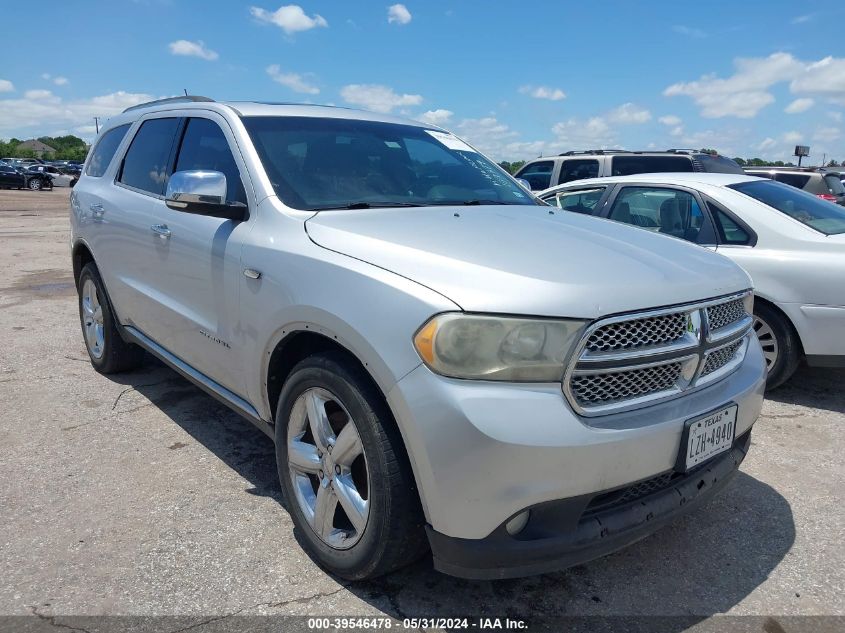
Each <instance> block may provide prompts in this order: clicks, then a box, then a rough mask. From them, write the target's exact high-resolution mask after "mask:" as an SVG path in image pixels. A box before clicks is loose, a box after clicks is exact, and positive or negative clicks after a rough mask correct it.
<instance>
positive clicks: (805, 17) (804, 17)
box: [790, 13, 816, 24]
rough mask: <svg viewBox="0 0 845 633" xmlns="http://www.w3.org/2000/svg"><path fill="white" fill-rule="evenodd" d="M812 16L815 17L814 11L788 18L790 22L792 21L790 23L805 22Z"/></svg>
mask: <svg viewBox="0 0 845 633" xmlns="http://www.w3.org/2000/svg"><path fill="white" fill-rule="evenodd" d="M814 17H816V14H815V13H807V14H806V15H799V16H797V17H794V18H792V19H791V20H790V23H792V24H806V23H807V22H809V21H810V20H812V19H813V18H814Z"/></svg>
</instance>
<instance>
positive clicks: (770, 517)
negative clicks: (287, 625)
mask: <svg viewBox="0 0 845 633" xmlns="http://www.w3.org/2000/svg"><path fill="white" fill-rule="evenodd" d="M67 208H68V190H66V189H65V190H56V191H53V192H39V193H36V192H29V191H20V192H18V191H0V264H2V265H0V412H2V413H0V437H2V447H3V450H2V452H1V453H0V614H3V615H26V614H32V613H37V614H40V615H42V616H45V618H42V619H40V620H38V621H39V622H42V623H45V624H49V625H56V624H57V623H60V622H61V618H62V617H66V616H70V615H101V614H137V615H156V614H162V615H164V614H168V615H216V616H227V615H228V614H235V613H237V614H241V615H247V614H304V615H330V616H333V615H358V614H360V615H364V614H368V615H390V616H393V617H396V618H400V619H401V618H403V617H407V616H415V617H419V616H455V615H482V614H483V615H499V616H505V615H511V616H531V615H555V614H568V615H573V614H575V615H591V614H614V615H619V614H660V615H684V616H702V617H706V616H711V615H713V614H724V613H730V614H751V615H760V616H773V617H774V618H775V620H771V621H769V620H767V622H769V623H770V624H771V622H775V624H777V622H776V619H777V618H779V617H781V616H788V615H840V616H841V615H845V547H843V544H845V511H844V510H843V501H845V494H843V490H845V467H843V454H845V433H844V432H845V371H843V370H810V369H806V368H804V369H802V370H800V371H799V373H798V374H797V375H796V376H795V377H794V378H793V379H792V381H791V382H790V383H789V384H788V385H787V386H786V387H784V388H782V389H780V390H778V391H776V392H774V393H772V394H770V396H771V397H770V399H768V400H767V402H766V404H765V407H764V411H763V416H762V418H761V419H760V420H759V422H758V423H757V425H756V427H755V431H754V436H753V446H752V449H751V453H750V455H749V457H748V459H747V460H746V461H745V463H744V465H743V467H742V472H741V473H740V474H739V476H738V477H737V478H736V479H735V480H734V482H732V484H731V485H730V487H729V488H728V489H727V490H726V491H725V492H724V493H723V494H722V495H721V496H720V497H719V498H718V499H717V500H715V501H713V502H712V503H711V504H710V505H708V506H706V507H705V508H704V509H702V510H699V511H698V512H696V513H694V514H693V515H691V516H688V517H686V518H684V519H682V520H680V521H677V522H676V523H674V524H672V525H671V526H669V527H668V528H666V529H664V530H662V531H661V532H659V533H657V534H656V535H654V536H651V537H650V538H648V539H646V540H644V541H642V542H640V543H638V544H636V545H634V546H632V547H630V548H628V549H627V550H624V551H622V552H620V553H617V554H615V555H612V556H608V557H606V558H603V559H600V560H597V561H594V562H592V563H589V564H586V565H580V566H578V567H575V568H573V569H569V570H567V571H564V572H560V573H556V574H549V575H545V576H541V577H536V578H528V579H523V580H512V581H502V582H470V581H463V580H457V579H454V578H449V577H447V576H443V575H440V574H438V573H436V572H434V571H433V570H432V568H431V563H430V561H423V562H421V563H419V564H417V565H415V566H414V567H412V568H410V569H407V570H404V571H401V572H399V573H396V574H393V575H391V576H389V577H386V578H383V579H380V580H378V581H375V582H369V583H360V584H354V585H349V584H348V583H346V582H339V581H338V580H337V579H335V578H333V577H331V576H329V575H327V574H325V573H324V572H322V571H321V570H320V569H319V568H318V567H317V566H316V565H315V564H314V563H313V562H311V560H310V559H309V558H308V556H306V555H305V554H304V553H303V551H302V549H301V548H300V547H299V545H298V543H297V540H296V535H295V534H294V532H293V528H292V523H291V520H290V518H289V517H288V515H287V513H286V512H285V510H284V508H283V507H282V505H281V503H280V496H279V487H278V481H277V478H276V472H275V465H274V457H273V447H272V444H271V442H270V440H268V439H267V438H266V437H265V436H264V435H263V434H262V433H261V432H260V431H258V430H257V429H255V428H254V427H253V426H251V425H250V424H249V423H247V422H245V421H242V420H241V419H239V418H238V417H237V416H236V415H235V414H233V413H231V412H230V411H229V410H228V409H226V408H224V407H223V406H222V405H220V404H218V403H217V402H216V401H215V400H213V399H212V398H210V397H208V396H206V395H205V394H203V393H202V392H201V391H200V390H198V389H196V388H194V387H193V386H191V385H190V384H189V383H187V382H186V381H184V380H183V379H182V378H180V377H179V376H178V375H177V374H175V373H174V372H172V371H171V370H169V369H167V368H165V367H163V366H162V365H160V364H158V363H156V362H153V361H150V362H148V364H147V365H146V367H145V368H144V369H143V370H141V371H137V372H134V373H130V374H125V375H120V376H112V377H105V376H101V375H99V374H97V373H95V372H94V371H93V369H92V368H91V365H90V364H89V362H88V360H87V357H86V353H85V348H84V346H83V342H82V337H81V334H80V332H79V323H78V317H77V311H76V310H77V308H76V295H75V289H74V287H73V283H72V278H71V268H70V258H69V249H68V218H67ZM843 334H845V333H843ZM50 616H61V617H56V618H53V619H52V620H50V619H47V618H49V617H50ZM698 619H699V618H698V617H696V618H694V620H696V621H697V620H698ZM32 620H33V621H35V620H36V619H35V618H32ZM777 626H781V625H777ZM679 628H685V626H684V627H679ZM764 629H765V630H767V631H770V633H776V632H777V631H778V630H784V629H787V630H788V627H787V626H783V627H782V628H780V629H777V628H773V629H769V628H766V627H764ZM757 630H760V629H757Z"/></svg>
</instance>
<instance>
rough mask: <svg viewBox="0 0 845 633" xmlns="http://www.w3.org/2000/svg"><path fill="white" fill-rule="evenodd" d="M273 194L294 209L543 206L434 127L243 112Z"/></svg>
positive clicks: (447, 134) (498, 170)
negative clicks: (489, 205) (246, 114)
mask: <svg viewBox="0 0 845 633" xmlns="http://www.w3.org/2000/svg"><path fill="white" fill-rule="evenodd" d="M243 122H244V125H245V126H246V129H247V131H248V132H249V135H250V137H251V138H252V142H253V143H254V144H255V149H256V150H257V151H258V155H259V157H260V158H261V161H262V163H263V164H264V168H265V169H266V170H267V175H268V176H269V178H270V181H271V182H272V184H273V188H274V189H275V191H276V195H278V196H279V198H281V199H282V201H283V202H284V203H285V204H286V205H288V206H290V207H293V208H295V209H305V210H313V211H320V210H327V209H366V208H370V207H415V206H427V205H462V204H472V205H479V204H523V205H528V204H541V203H539V202H538V201H537V200H536V199H534V198H533V197H531V196H529V195H528V194H527V193H526V192H525V191H524V190H522V188H520V187H519V186H518V185H517V184H516V183H515V182H514V180H513V179H512V178H511V177H510V176H508V175H507V174H506V173H505V172H504V171H502V169H500V168H499V167H498V166H497V165H495V164H494V163H493V162H491V161H490V160H488V159H487V158H485V157H484V156H482V155H481V154H479V153H478V152H476V151H475V150H473V149H472V148H471V147H470V146H469V145H467V144H466V143H464V142H463V141H461V140H460V139H458V138H457V137H455V136H453V135H451V134H449V133H446V132H441V131H439V130H432V129H426V128H424V127H417V126H414V125H398V124H395V123H382V122H377V121H361V120H357V119H336V118H317V117H263V116H256V117H243Z"/></svg>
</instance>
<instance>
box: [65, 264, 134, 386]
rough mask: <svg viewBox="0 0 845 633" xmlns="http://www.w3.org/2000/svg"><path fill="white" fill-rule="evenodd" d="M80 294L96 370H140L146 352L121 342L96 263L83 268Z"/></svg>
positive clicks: (81, 316)
mask: <svg viewBox="0 0 845 633" xmlns="http://www.w3.org/2000/svg"><path fill="white" fill-rule="evenodd" d="M78 292H79V321H80V324H81V325H82V336H83V339H84V340H85V349H86V350H88V357H89V358H90V359H91V364H92V365H93V366H94V369H96V370H97V371H98V372H100V373H101V374H114V373H117V372H122V371H129V370H131V369H136V368H137V367H140V366H141V364H142V363H143V362H144V350H143V348H141V347H139V346H137V345H135V344H134V343H127V342H126V341H124V340H123V338H121V336H120V332H119V330H118V326H117V323H116V322H115V319H114V313H113V312H112V309H111V303H110V302H109V298H108V295H107V294H106V289H105V286H103V281H102V279H101V278H100V273H99V271H98V270H97V266H96V265H95V264H94V263H93V262H89V263H88V264H85V266H84V267H83V268H82V272H81V273H80V275H79V284H78Z"/></svg>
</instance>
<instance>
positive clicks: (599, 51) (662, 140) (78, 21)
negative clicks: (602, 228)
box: [0, 0, 845, 160]
mask: <svg viewBox="0 0 845 633" xmlns="http://www.w3.org/2000/svg"><path fill="white" fill-rule="evenodd" d="M45 10H46V14H45V15H44V16H43V17H44V18H45V19H39V22H38V26H37V35H38V40H37V41H34V40H33V34H34V32H33V30H32V29H29V28H27V29H7V30H6V33H5V44H6V46H5V50H6V51H7V52H6V58H5V59H6V62H7V63H4V64H2V65H0V138H9V137H11V136H16V137H18V138H25V137H30V136H34V135H45V134H46V135H54V134H57V133H68V132H70V133H75V134H79V135H81V136H83V137H85V138H89V139H90V138H91V137H92V136H93V117H94V116H102V117H108V116H110V115H112V114H114V113H116V112H119V111H120V110H122V109H123V108H124V107H126V106H128V105H131V104H134V103H137V102H139V101H143V100H147V99H149V98H155V97H160V96H169V95H174V94H180V93H181V92H182V89H183V88H187V89H188V91H189V92H191V93H194V94H204V95H208V96H211V97H213V98H215V99H219V100H227V99H233V100H243V99H256V100H271V101H297V102H315V103H330V104H336V105H352V106H355V107H363V108H366V109H375V110H380V111H389V112H392V113H394V114H400V115H405V116H409V117H412V118H417V119H419V118H422V119H424V120H429V121H431V122H434V123H438V124H440V125H442V126H444V127H446V128H448V129H451V130H452V131H454V132H455V133H457V134H459V135H461V136H463V137H465V138H467V139H468V140H469V141H470V142H472V143H474V144H475V145H477V146H478V147H479V148H480V149H482V150H483V151H485V152H487V153H489V154H490V155H492V156H493V157H494V158H495V159H497V160H517V159H525V158H531V157H534V156H537V155H539V154H540V153H541V152H542V153H544V154H549V153H557V152H560V151H564V150H568V149H579V148H588V147H589V148H593V147H625V148H628V149H647V148H660V149H665V148H668V147H715V148H716V149H718V150H720V151H722V152H723V153H726V154H729V155H731V156H734V155H740V156H761V157H766V158H771V159H788V158H789V156H790V155H791V153H792V149H793V147H794V146H795V144H797V143H801V144H806V145H810V146H811V148H812V149H811V154H812V158H813V159H816V160H820V159H821V155H822V154H823V153H826V154H827V157H828V158H831V157H833V158H835V159H837V160H843V159H845V120H843V118H844V117H845V46H843V44H842V25H843V23H845V6H840V5H838V4H837V3H830V2H813V1H805V2H796V1H795V0H792V1H779V0H778V1H776V0H769V1H767V2H751V1H748V2H741V3H740V2H727V1H725V2H696V3H692V2H680V1H677V0H676V1H674V2H645V1H643V2H632V1H631V2H623V1H614V0H604V1H603V2H568V1H552V0H548V1H543V0H534V1H533V2H530V3H513V2H491V1H489V0H488V1H480V0H478V1H476V0H425V1H422V0H407V1H406V2H404V3H403V4H401V5H391V3H390V1H389V0H388V1H387V2H373V1H367V2H363V1H362V2H349V1H348V0H343V1H340V0H338V1H330V2H329V1H325V2H318V1H302V2H301V3H300V4H298V5H287V4H284V3H279V2H278V1H277V2H268V0H253V2H250V1H249V0H247V1H246V2H240V1H233V0H227V1H226V2H217V3H211V2H200V1H193V0H136V1H134V2H131V1H127V2H118V1H112V2H94V1H90V2H84V1H79V2H63V3H50V6H49V8H48V9H45ZM30 17H31V7H30V6H29V5H27V4H26V3H10V4H9V5H8V6H6V7H4V18H5V21H6V22H7V24H26V23H28V22H29V19H30Z"/></svg>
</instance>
